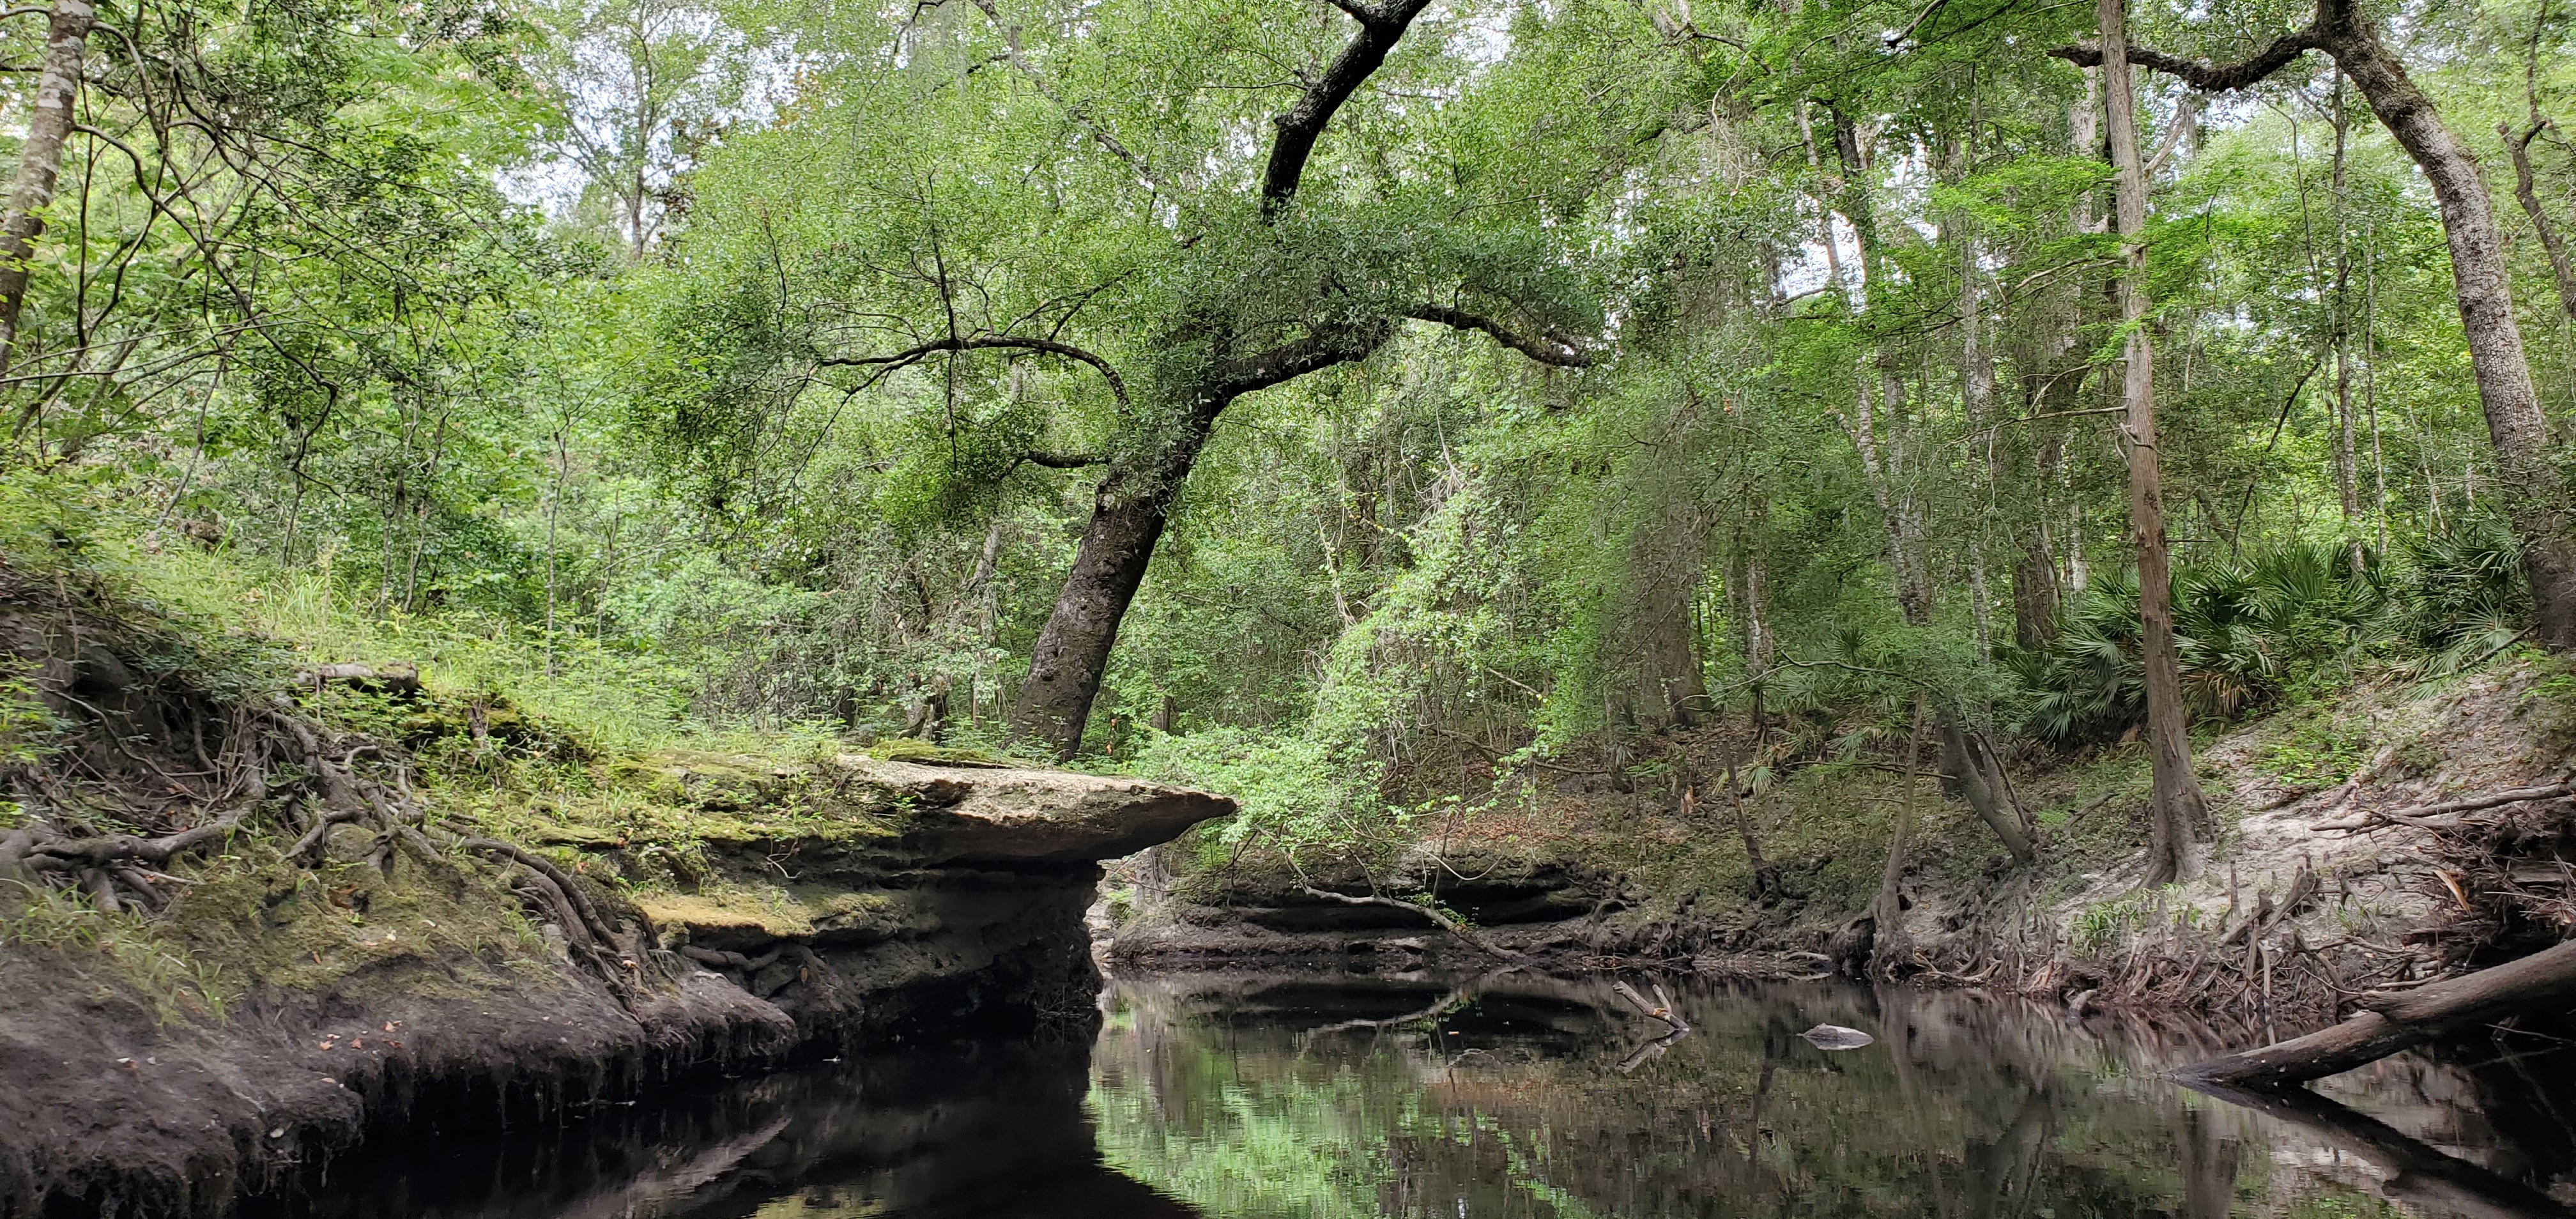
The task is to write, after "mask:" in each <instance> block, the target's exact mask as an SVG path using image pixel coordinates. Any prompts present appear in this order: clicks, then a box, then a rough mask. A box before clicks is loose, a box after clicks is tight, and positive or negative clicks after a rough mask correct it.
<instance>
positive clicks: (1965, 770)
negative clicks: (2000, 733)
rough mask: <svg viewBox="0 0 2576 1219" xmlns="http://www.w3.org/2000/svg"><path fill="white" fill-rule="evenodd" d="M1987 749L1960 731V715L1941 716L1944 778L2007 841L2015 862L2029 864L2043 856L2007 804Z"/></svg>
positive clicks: (1999, 840) (2003, 840)
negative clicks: (1988, 757) (2032, 845)
mask: <svg viewBox="0 0 2576 1219" xmlns="http://www.w3.org/2000/svg"><path fill="white" fill-rule="evenodd" d="M1990 765H1991V763H1990V762H1989V760H1988V759H1987V758H1986V756H1985V753H1984V751H1983V750H1980V749H1978V748H1977V747H1976V744H1975V743H1974V742H1972V741H1970V740H1969V739H1968V734H1967V733H1965V732H1962V731H1960V729H1959V721H1958V719H1957V718H1956V717H1954V716H1950V715H1944V716H1942V717H1941V777H1942V779H1943V780H1945V781H1946V783H1947V785H1949V786H1952V787H1955V788H1956V789H1957V790H1958V793H1959V797H1960V798H1961V799H1963V800H1966V801H1967V802H1968V808H1969V809H1970V810H1972V811H1974V812H1975V813H1976V814H1977V820H1979V821H1983V822H1985V823H1986V828H1988V829H1990V830H1993V831H1994V833H1995V839H1996V841H1998V842H2001V843H2003V844H2004V850H2005V851H2007V852H2009V853H2011V855H2012V858H2013V862H2014V863H2019V864H2027V863H2029V862H2031V861H2032V860H2035V859H2037V858H2039V855H2038V853H2037V852H2036V851H2034V850H2033V849H2032V848H2031V845H2030V835H2028V834H2025V833H2023V832H2022V828H2021V818H2019V817H2018V816H2016V815H2014V813H2013V810H2012V809H2011V808H2009V807H2007V799H2006V797H2005V795H2004V792H2003V782H2002V779H2001V778H2000V777H1999V776H1997V775H1995V774H1994V773H1993V772H1992V771H1991V770H1990V769H1989V766H1990Z"/></svg>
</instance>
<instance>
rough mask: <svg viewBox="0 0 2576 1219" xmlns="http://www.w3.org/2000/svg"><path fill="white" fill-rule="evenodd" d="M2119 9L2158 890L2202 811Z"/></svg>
mask: <svg viewBox="0 0 2576 1219" xmlns="http://www.w3.org/2000/svg"><path fill="white" fill-rule="evenodd" d="M2122 4H2123V0H2094V12H2095V13H2096V15H2097V16H2098V17H2099V19H2100V21H2101V24H2102V52H2103V54H2102V92H2103V96H2104V106H2103V115H2104V118H2105V119H2106V120H2108V122H2107V127H2108V131H2109V133H2110V138H2111V164H2112V166H2113V168H2114V170H2115V173H2116V176H2115V179H2114V187H2115V192H2116V194H2117V207H2116V209H2115V210H2116V212H2117V215H2118V218H2119V225H2118V228H2119V233H2120V243H2121V246H2122V251H2123V261H2124V262H2125V263H2126V264H2127V265H2126V268H2125V269H2124V271H2123V272H2122V274H2121V277H2120V314H2121V318H2122V320H2123V322H2124V324H2125V325H2126V326H2127V328H2128V332H2129V333H2128V342H2127V344H2126V346H2125V347H2124V349H2123V352H2122V355H2123V363H2124V364H2125V368H2124V369H2123V375H2122V379H2121V386H2120V398H2121V405H2122V406H2123V407H2124V408H2125V420H2126V423H2125V428H2126V431H2127V437H2126V438H2127V441H2128V444H2127V448H2128V451H2129V453H2128V455H2129V530H2130V535H2131V538H2132V540H2133V541H2134V542H2135V544H2136V546H2137V552H2138V618H2139V621H2140V624H2141V626H2142V628H2143V629H2142V631H2141V634H2142V635H2143V636H2144V638H2143V639H2142V641H2141V650H2142V651H2143V652H2144V656H2143V658H2142V659H2143V660H2144V662H2145V668H2146V679H2147V681H2146V685H2147V748H2148V754H2149V767H2150V770H2151V771H2152V772H2153V781H2154V790H2155V798H2154V800H2153V802H2152V807H2151V809H2150V811H2149V814H2148V819H2149V842H2148V847H2147V883H2148V884H2151V885H2156V884H2164V883H2167V882H2169V881H2174V880H2179V879H2182V878H2183V877H2184V876H2185V875H2186V874H2187V873H2188V872H2189V871H2190V862H2191V827H2192V826H2193V824H2195V823H2196V822H2198V821H2199V820H2200V819H2201V818H2202V816H2203V815H2204V810H2203V807H2202V800H2201V794H2200V780H2199V779H2198V778H2197V777H2195V776H2194V775H2193V774H2192V772H2191V736H2190V733H2189V730H2188V723H2187V720H2186V714H2185V710H2184V707H2183V702H2182V672H2181V665H2180V662H2179V660H2178V659H2177V657H2176V655H2175V652H2174V625H2173V573H2172V567H2171V562H2170V558H2169V555H2168V553H2167V550H2166V547H2165V502H2164V487H2163V485H2162V480H2161V478H2160V476H2159V475H2160V471H2159V469H2158V465H2159V462H2158V454H2157V448H2156V390H2155V344H2154V342H2153V340H2152V339H2151V337H2150V335H2149V333H2148V331H2149V328H2150V326H2151V320H2150V319H2151V315H2152V313H2153V303H2152V302H2151V301H2150V300H2149V299H2148V297H2147V247H2146V227H2147V180H2146V174H2145V172H2144V167H2143V166H2142V165H2140V163H2139V160H2138V123H2137V94H2136V93H2135V91H2134V90H2132V89H2131V88H2130V85H2129V56H2128V45H2129V42H2128V30H2127V21H2126V16H2127V15H2126V13H2124V12H2123V11H2122Z"/></svg>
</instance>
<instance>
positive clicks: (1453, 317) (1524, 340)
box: [1408, 305, 1592, 368]
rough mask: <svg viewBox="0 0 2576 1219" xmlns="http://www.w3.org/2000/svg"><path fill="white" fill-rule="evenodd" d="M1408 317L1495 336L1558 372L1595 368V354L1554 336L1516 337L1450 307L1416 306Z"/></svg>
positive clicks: (1487, 320)
mask: <svg viewBox="0 0 2576 1219" xmlns="http://www.w3.org/2000/svg"><path fill="white" fill-rule="evenodd" d="M1408 316H1410V317H1412V318H1414V319H1415V320H1417V321H1424V322H1437V323H1439V324H1440V325H1443V326H1448V327H1451V328H1453V329H1458V330H1481V331H1483V332H1484V333H1486V334H1489V335H1492V336H1493V338H1494V341H1495V342H1497V343H1501V344H1502V345H1503V346H1505V347H1509V348H1511V349H1512V350H1514V351H1517V352H1519V353H1521V354H1522V355H1525V356H1528V357H1529V358H1531V359H1533V360H1536V361H1538V362H1539V363H1541V364H1552V365H1555V366H1556V367H1558V368H1590V367H1592V353H1591V352H1588V351H1585V350H1583V349H1582V348H1580V347H1577V346H1575V345H1574V344H1572V343H1570V342H1567V341H1566V340H1564V339H1560V338H1557V337H1555V336H1553V335H1550V336H1547V337H1545V338H1535V339H1534V338H1530V337H1528V336H1526V335H1521V334H1516V333H1514V332H1512V331H1511V330H1509V329H1507V328H1505V327H1504V326H1503V324H1502V323H1500V322H1497V321H1495V320H1494V319H1492V318H1489V317H1486V316H1484V315H1483V314H1478V313H1469V312H1467V311H1466V310H1464V309H1452V308H1450V307H1448V306H1447V305H1416V306H1414V307H1413V311H1412V313H1410V314H1409V315H1408Z"/></svg>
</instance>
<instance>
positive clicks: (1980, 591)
mask: <svg viewBox="0 0 2576 1219" xmlns="http://www.w3.org/2000/svg"><path fill="white" fill-rule="evenodd" d="M1959 160H1960V176H1961V177H1962V178H1965V177H1966V176H1967V172H1968V164H1967V160H1968V158H1967V154H1966V153H1965V152H1962V153H1961V154H1960V158H1959ZM1980 274H1981V272H1980V270H1979V268H1978V266H1977V239H1976V237H1975V236H1974V235H1966V236H1963V237H1961V238H1960V241H1959V397H1960V401H1961V404H1962V405H1963V406H1965V407H1966V408H1967V415H1968V448H1969V452H1970V453H1971V454H1972V462H1971V464H1970V467H1969V468H1970V469H1971V470H1973V471H1975V474H1976V480H1977V483H1978V488H1977V489H1978V490H1979V491H1981V492H1983V494H1984V499H1985V501H1986V503H1985V504H1984V505H1981V506H1980V510H1977V511H1975V512H1973V513H1972V515H1971V517H1970V519H1969V521H1968V522H1967V532H1968V601H1969V607H1970V609H1971V610H1972V613H1971V614H1970V616H1969V620H1970V622H1971V623H1972V624H1973V625H1974V627H1975V629H1976V641H1977V659H1978V660H1979V661H1980V662H1986V663H1991V662H1992V661H1993V660H1994V657H1995V635H1994V603H1993V599H1992V594H1990V593H1989V592H1988V591H1987V588H1986V544H1985V543H1986V521H1987V519H1988V518H1989V517H1991V516H1992V515H1993V513H1992V512H1991V511H1990V510H1987V509H1990V508H1991V505H1992V504H1993V502H1994V483H1995V469H1994V443H1995V437H1994V433H1993V432H1992V431H1991V430H1990V429H1989V425H1988V421H1987V418H1986V416H1987V414H1988V413H1989V409H1990V407H1991V405H1992V403H1993V401H1994V396H1995V367H1994V363H1993V358H1992V357H1991V356H1989V355H1987V353H1986V346H1985V341H1984V333H1983V332H1984V330H1985V312H1986V300H1985V293H1984V291H1983V290H1982V289H1983V284H1982V283H1981V282H1980V280H1979V275H1980Z"/></svg>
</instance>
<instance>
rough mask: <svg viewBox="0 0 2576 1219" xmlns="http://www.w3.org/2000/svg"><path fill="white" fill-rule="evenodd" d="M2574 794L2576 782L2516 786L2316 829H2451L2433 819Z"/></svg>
mask: <svg viewBox="0 0 2576 1219" xmlns="http://www.w3.org/2000/svg"><path fill="white" fill-rule="evenodd" d="M2571 795H2576V783H2552V784H2549V785H2547V786H2545V787H2515V788H2508V789H2506V790H2504V791H2499V792H2488V793H2487V794H2485V795H2482V796H2466V797H2463V798H2461V799H2458V800H2445V801H2443V802H2441V803H2439V804H2422V805H2417V806H2415V807H2413V808H2399V809H2377V810H2372V811H2370V812H2366V813H2363V814H2362V816H2361V819H2360V820H2358V821H2328V822H2320V823H2318V824H2317V826H2316V828H2317V829H2319V830H2341V831H2344V832H2346V833H2354V832H2358V831H2361V830H2365V829H2369V828H2371V826H2372V825H2373V824H2375V823H2378V822H2389V823H2393V824H2397V825H2411V826H2414V827H2416V828H2418V829H2427V830H2439V829H2450V828H2452V826H2449V825H2441V824H2437V823H2435V822H2434V820H2433V819H2434V818H2436V817H2449V816H2454V815H2457V814H2460V813H2474V812H2477V811H2479V810H2481V809H2490V808H2496V807H2499V806H2502V805H2507V804H2520V803H2522V802H2523V801H2526V800H2557V799H2562V798H2565V797H2567V796H2571ZM2454 824H2456V823H2454Z"/></svg>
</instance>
